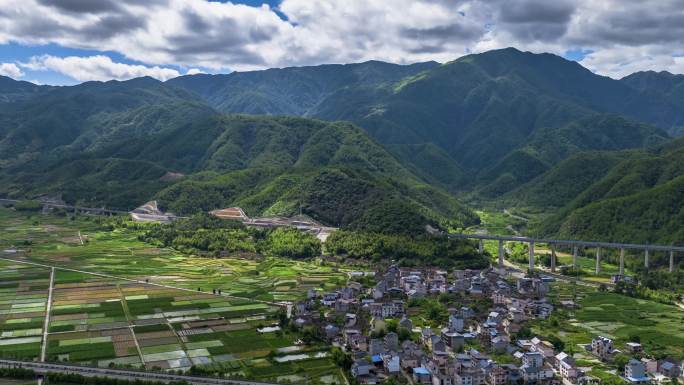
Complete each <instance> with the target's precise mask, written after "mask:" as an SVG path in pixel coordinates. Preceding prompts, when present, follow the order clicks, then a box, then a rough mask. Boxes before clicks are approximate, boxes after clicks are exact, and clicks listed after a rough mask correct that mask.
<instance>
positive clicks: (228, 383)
mask: <svg viewBox="0 0 684 385" xmlns="http://www.w3.org/2000/svg"><path fill="white" fill-rule="evenodd" d="M0 367H4V368H25V369H31V370H33V371H35V372H36V373H37V374H46V373H65V374H80V375H82V376H85V377H108V378H116V379H123V380H130V381H135V380H141V381H157V382H164V383H169V382H173V381H186V382H188V383H191V384H194V385H210V384H217V385H276V384H272V383H267V382H255V381H240V380H227V379H220V378H208V377H206V378H203V377H194V376H179V375H176V374H166V373H156V372H143V371H135V370H117V369H104V368H92V367H83V366H76V365H63V364H46V363H42V362H31V361H15V360H0Z"/></svg>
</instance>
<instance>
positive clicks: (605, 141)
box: [478, 115, 669, 197]
mask: <svg viewBox="0 0 684 385" xmlns="http://www.w3.org/2000/svg"><path fill="white" fill-rule="evenodd" d="M668 139H669V137H668V135H667V134H666V133H665V132H664V131H663V130H661V129H658V128H656V127H653V126H650V125H647V124H643V123H639V122H636V121H634V120H631V119H627V118H624V117H621V116H617V115H594V116H590V117H587V118H583V119H580V120H577V121H574V122H572V123H569V124H567V125H565V126H563V127H561V128H558V129H541V130H539V131H537V132H536V133H535V134H534V135H533V136H532V137H531V138H530V139H529V141H528V143H527V144H526V145H525V146H523V147H521V148H519V149H517V150H514V151H513V152H511V153H510V154H509V155H507V156H506V157H505V158H504V159H502V160H501V161H500V162H498V163H497V164H496V165H495V166H494V167H492V168H491V169H488V170H486V171H484V172H483V173H482V174H481V177H480V179H479V183H478V185H479V188H478V192H479V193H480V196H483V197H497V196H500V195H502V194H504V193H506V192H508V191H511V190H512V189H516V188H518V187H520V186H521V185H524V184H525V183H527V182H529V181H531V180H532V179H534V178H535V177H537V176H539V175H542V174H543V173H544V172H545V171H547V170H549V169H551V168H552V167H553V166H554V165H556V164H558V163H559V162H561V161H562V160H564V159H567V158H568V157H570V156H571V155H573V154H576V153H578V152H581V151H587V150H597V151H612V150H621V149H629V148H644V147H648V146H652V145H656V144H659V143H663V142H665V141H667V140H668ZM566 167H567V165H566Z"/></svg>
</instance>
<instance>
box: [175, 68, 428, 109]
mask: <svg viewBox="0 0 684 385" xmlns="http://www.w3.org/2000/svg"><path fill="white" fill-rule="evenodd" d="M438 65H439V64H438V63H436V62H425V63H417V64H412V65H398V64H391V63H385V62H380V61H368V62H364V63H356V64H328V65H320V66H310V67H289V68H272V69H268V70H264V71H249V72H233V73H230V74H227V75H208V74H197V75H187V76H180V77H177V78H174V79H171V80H168V81H167V83H168V84H170V85H173V86H176V87H180V88H184V89H186V90H189V91H191V92H193V93H195V94H197V95H199V96H200V97H202V98H203V99H204V100H206V101H207V103H208V104H209V105H211V106H212V107H213V108H215V109H216V110H218V111H220V112H223V113H228V114H231V113H245V114H257V115H298V116H312V115H314V114H313V111H315V108H316V107H317V106H318V105H319V104H320V103H322V102H324V100H325V99H326V98H327V97H329V96H330V95H331V94H334V93H335V92H337V91H338V90H340V89H346V88H374V87H380V86H382V85H384V84H387V83H393V82H395V81H398V80H400V79H402V78H405V77H407V76H411V75H414V74H416V73H419V72H421V71H424V70H428V69H431V68H434V67H436V66H438Z"/></svg>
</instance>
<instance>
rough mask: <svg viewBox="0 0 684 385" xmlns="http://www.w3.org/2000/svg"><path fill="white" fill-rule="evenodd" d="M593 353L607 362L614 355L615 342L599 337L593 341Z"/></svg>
mask: <svg viewBox="0 0 684 385" xmlns="http://www.w3.org/2000/svg"><path fill="white" fill-rule="evenodd" d="M591 352H592V353H593V354H594V355H595V356H596V357H598V358H600V359H601V360H604V361H605V360H607V359H608V358H609V357H610V356H611V355H612V353H613V340H611V339H610V338H606V337H603V336H597V337H596V338H594V339H593V340H591Z"/></svg>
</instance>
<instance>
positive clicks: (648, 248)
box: [449, 233, 684, 275]
mask: <svg viewBox="0 0 684 385" xmlns="http://www.w3.org/2000/svg"><path fill="white" fill-rule="evenodd" d="M449 238H462V239H476V240H478V241H479V247H478V250H479V252H480V253H483V252H484V246H483V242H484V241H485V240H491V241H498V242H499V255H498V257H499V266H503V260H504V242H522V243H527V244H528V245H529V251H530V253H529V269H530V270H534V245H535V244H540V243H545V244H548V245H549V247H550V248H551V271H552V272H555V271H556V247H558V246H568V247H572V264H573V267H575V268H576V267H577V253H578V249H579V248H580V247H592V248H596V274H599V273H600V272H601V253H602V251H603V249H619V250H620V275H624V274H625V251H626V250H640V251H642V252H643V253H644V266H645V267H646V268H648V265H649V262H648V259H649V253H650V252H653V251H663V252H669V253H670V268H669V270H670V272H673V271H674V266H675V253H677V252H679V253H681V252H684V247H679V246H665V245H640V244H633V243H610V242H593V241H571V240H558V239H540V238H529V237H517V236H502V235H488V234H462V233H460V234H449Z"/></svg>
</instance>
